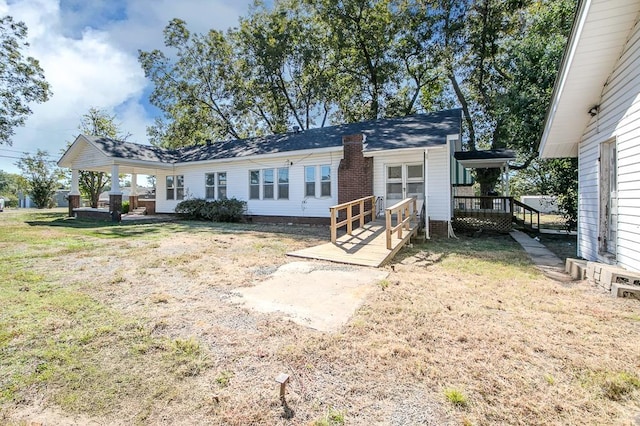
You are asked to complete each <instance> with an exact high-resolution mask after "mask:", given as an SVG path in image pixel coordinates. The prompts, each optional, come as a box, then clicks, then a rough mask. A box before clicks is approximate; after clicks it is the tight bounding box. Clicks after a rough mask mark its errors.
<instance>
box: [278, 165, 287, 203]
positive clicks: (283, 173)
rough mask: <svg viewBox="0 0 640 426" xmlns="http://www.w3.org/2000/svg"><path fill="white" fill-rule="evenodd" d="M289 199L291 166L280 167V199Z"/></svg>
mask: <svg viewBox="0 0 640 426" xmlns="http://www.w3.org/2000/svg"><path fill="white" fill-rule="evenodd" d="M288 199H289V168H288V167H284V168H282V169H278V200H288Z"/></svg>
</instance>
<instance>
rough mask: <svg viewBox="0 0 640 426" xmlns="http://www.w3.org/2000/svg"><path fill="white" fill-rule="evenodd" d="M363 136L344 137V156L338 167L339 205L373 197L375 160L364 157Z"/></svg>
mask: <svg viewBox="0 0 640 426" xmlns="http://www.w3.org/2000/svg"><path fill="white" fill-rule="evenodd" d="M363 141H364V135H363V134H361V133H360V134H355V135H349V136H343V137H342V145H343V148H344V155H343V158H342V160H341V161H340V167H338V204H341V203H346V202H348V201H352V200H356V199H358V198H362V197H368V196H370V195H373V158H371V157H367V158H365V157H364V154H363V152H362V150H363Z"/></svg>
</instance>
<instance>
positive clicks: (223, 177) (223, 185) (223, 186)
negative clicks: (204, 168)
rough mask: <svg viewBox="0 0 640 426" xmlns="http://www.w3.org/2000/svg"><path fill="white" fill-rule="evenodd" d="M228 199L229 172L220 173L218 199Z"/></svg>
mask: <svg viewBox="0 0 640 426" xmlns="http://www.w3.org/2000/svg"><path fill="white" fill-rule="evenodd" d="M226 199H227V172H219V173H218V200H226Z"/></svg>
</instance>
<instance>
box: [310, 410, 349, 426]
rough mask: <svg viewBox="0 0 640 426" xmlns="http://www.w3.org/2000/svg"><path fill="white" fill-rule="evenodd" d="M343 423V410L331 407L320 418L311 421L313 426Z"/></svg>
mask: <svg viewBox="0 0 640 426" xmlns="http://www.w3.org/2000/svg"><path fill="white" fill-rule="evenodd" d="M343 424H345V414H344V412H343V411H340V410H336V409H335V408H333V407H331V408H329V409H328V410H327V412H326V413H325V414H324V416H322V417H321V418H320V419H317V420H316V421H314V422H313V425H314V426H338V425H343Z"/></svg>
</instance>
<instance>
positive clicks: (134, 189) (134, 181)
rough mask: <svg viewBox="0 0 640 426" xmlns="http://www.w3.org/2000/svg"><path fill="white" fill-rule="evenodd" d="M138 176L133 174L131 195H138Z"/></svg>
mask: <svg viewBox="0 0 640 426" xmlns="http://www.w3.org/2000/svg"><path fill="white" fill-rule="evenodd" d="M137 180H138V175H137V174H136V173H131V195H138V182H137Z"/></svg>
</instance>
